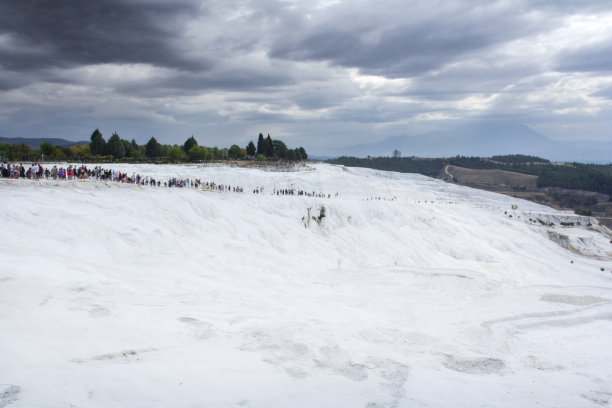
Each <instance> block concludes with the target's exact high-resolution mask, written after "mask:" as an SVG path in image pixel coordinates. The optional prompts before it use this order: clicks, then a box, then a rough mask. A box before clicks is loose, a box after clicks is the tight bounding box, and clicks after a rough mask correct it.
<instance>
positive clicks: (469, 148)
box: [334, 123, 612, 163]
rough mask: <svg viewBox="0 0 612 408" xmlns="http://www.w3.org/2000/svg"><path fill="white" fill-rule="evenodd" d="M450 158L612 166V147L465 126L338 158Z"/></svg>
mask: <svg viewBox="0 0 612 408" xmlns="http://www.w3.org/2000/svg"><path fill="white" fill-rule="evenodd" d="M395 149H397V150H399V151H400V152H401V153H402V156H404V157H406V156H419V157H450V156H456V155H462V156H481V157H489V156H493V155H498V154H528V155H535V156H540V157H543V158H546V159H549V160H552V161H578V162H605V163H609V162H612V144H610V143H608V142H599V141H572V142H561V141H555V140H552V139H549V138H547V137H545V136H543V135H542V134H540V133H538V132H536V131H534V130H533V129H531V128H530V127H528V126H526V125H521V124H519V125H517V124H506V125H502V126H500V125H499V123H496V124H495V125H492V124H488V123H478V124H470V125H464V126H461V127H457V128H455V129H453V130H448V131H436V132H429V133H425V134H422V135H418V136H417V135H414V136H399V137H390V138H387V139H384V140H381V141H379V142H376V143H371V144H360V145H353V146H348V147H345V148H343V149H338V150H337V151H335V152H334V154H335V155H349V156H359V157H364V156H368V155H370V156H391V155H392V153H393V151H394V150H395Z"/></svg>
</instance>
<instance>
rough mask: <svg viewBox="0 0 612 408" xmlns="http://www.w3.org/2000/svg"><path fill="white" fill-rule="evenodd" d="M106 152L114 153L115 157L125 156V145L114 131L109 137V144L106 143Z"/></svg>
mask: <svg viewBox="0 0 612 408" xmlns="http://www.w3.org/2000/svg"><path fill="white" fill-rule="evenodd" d="M106 153H107V154H112V155H113V156H114V157H115V159H121V158H123V156H125V146H124V145H123V142H122V141H121V138H120V137H119V135H118V134H117V132H114V133H113V135H112V136H111V137H110V139H108V144H107V145H106Z"/></svg>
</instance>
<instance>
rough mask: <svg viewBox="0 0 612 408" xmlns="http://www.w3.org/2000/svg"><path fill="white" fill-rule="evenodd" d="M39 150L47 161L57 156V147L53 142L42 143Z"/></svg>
mask: <svg viewBox="0 0 612 408" xmlns="http://www.w3.org/2000/svg"><path fill="white" fill-rule="evenodd" d="M39 148H40V151H41V153H42V154H44V155H45V159H50V158H52V157H53V156H55V146H53V144H52V143H51V142H42V143H41V144H40V147H39Z"/></svg>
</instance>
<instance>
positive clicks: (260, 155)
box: [255, 154, 266, 161]
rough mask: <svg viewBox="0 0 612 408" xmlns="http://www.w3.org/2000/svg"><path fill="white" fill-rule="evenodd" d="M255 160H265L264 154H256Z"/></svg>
mask: <svg viewBox="0 0 612 408" xmlns="http://www.w3.org/2000/svg"><path fill="white" fill-rule="evenodd" d="M255 160H257V161H266V156H264V155H263V154H258V155H257V156H255Z"/></svg>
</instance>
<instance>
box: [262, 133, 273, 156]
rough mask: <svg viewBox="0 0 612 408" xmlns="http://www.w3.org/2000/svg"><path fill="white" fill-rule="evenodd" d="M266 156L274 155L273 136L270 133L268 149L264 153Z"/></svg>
mask: <svg viewBox="0 0 612 408" xmlns="http://www.w3.org/2000/svg"><path fill="white" fill-rule="evenodd" d="M264 154H265V155H266V157H274V143H272V138H271V137H270V134H269V133H268V137H266V151H265V153H264Z"/></svg>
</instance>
